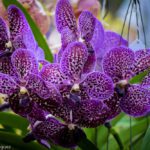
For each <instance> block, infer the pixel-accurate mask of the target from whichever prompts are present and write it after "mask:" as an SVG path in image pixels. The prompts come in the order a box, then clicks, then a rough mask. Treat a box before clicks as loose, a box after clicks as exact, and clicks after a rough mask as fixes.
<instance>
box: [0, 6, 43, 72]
mask: <svg viewBox="0 0 150 150" xmlns="http://www.w3.org/2000/svg"><path fill="white" fill-rule="evenodd" d="M8 22H9V26H7V25H6V23H5V22H4V20H3V19H2V18H0V72H2V73H6V74H11V75H14V71H13V67H12V64H11V62H10V56H11V55H12V53H13V52H14V51H15V50H16V49H18V48H25V49H28V50H31V51H32V52H33V53H34V54H35V56H36V58H37V59H38V60H43V59H44V52H43V50H42V49H41V48H40V47H38V45H37V43H36V41H35V39H34V36H33V33H32V31H31V29H30V26H29V24H28V22H27V20H26V18H25V16H24V14H23V13H22V12H21V10H20V9H19V8H17V7H16V6H14V5H11V6H9V7H8ZM8 66H9V67H8Z"/></svg>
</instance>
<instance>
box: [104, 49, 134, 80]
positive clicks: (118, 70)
mask: <svg viewBox="0 0 150 150" xmlns="http://www.w3.org/2000/svg"><path fill="white" fill-rule="evenodd" d="M134 61H135V59H134V52H133V51H132V50H130V49H128V48H124V47H117V48H114V49H112V50H110V51H109V52H108V53H107V54H106V55H105V56H104V59H103V69H104V72H105V73H106V74H107V75H109V76H110V77H111V78H112V79H113V81H114V82H117V81H118V80H122V79H125V74H126V73H127V71H128V70H129V69H130V68H131V66H132V65H133V64H134Z"/></svg>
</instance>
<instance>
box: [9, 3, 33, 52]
mask: <svg viewBox="0 0 150 150" xmlns="http://www.w3.org/2000/svg"><path fill="white" fill-rule="evenodd" d="M8 21H9V25H10V36H11V40H12V41H14V40H17V39H18V40H19V42H20V40H22V41H23V42H22V43H24V45H25V46H26V48H29V49H32V50H35V48H36V41H35V39H34V36H33V33H32V31H31V28H30V26H29V24H28V22H27V20H26V18H25V16H24V14H23V13H22V12H21V10H20V9H19V8H17V7H16V6H14V5H11V6H9V7H8ZM18 36H19V38H17V39H15V38H16V37H18ZM16 42H17V41H16ZM16 42H15V43H16ZM20 46H22V45H20ZM19 48H24V47H19Z"/></svg>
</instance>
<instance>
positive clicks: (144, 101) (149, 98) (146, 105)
mask: <svg viewBox="0 0 150 150" xmlns="http://www.w3.org/2000/svg"><path fill="white" fill-rule="evenodd" d="M120 107H121V109H122V110H123V111H124V112H125V113H127V114H129V115H131V116H133V117H140V116H144V115H146V114H147V113H148V112H149V110H150V91H149V90H148V89H145V88H144V87H142V86H139V85H132V86H130V87H129V88H128V91H127V93H126V95H125V96H124V97H123V98H122V99H121V101H120Z"/></svg>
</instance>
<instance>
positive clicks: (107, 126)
mask: <svg viewBox="0 0 150 150" xmlns="http://www.w3.org/2000/svg"><path fill="white" fill-rule="evenodd" d="M105 127H106V128H108V131H109V133H110V134H112V136H113V137H114V139H115V140H116V142H117V144H118V146H119V148H120V150H123V149H124V148H123V143H122V141H121V139H120V137H119V134H118V133H117V132H116V130H115V129H114V128H112V126H111V124H110V123H105Z"/></svg>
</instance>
